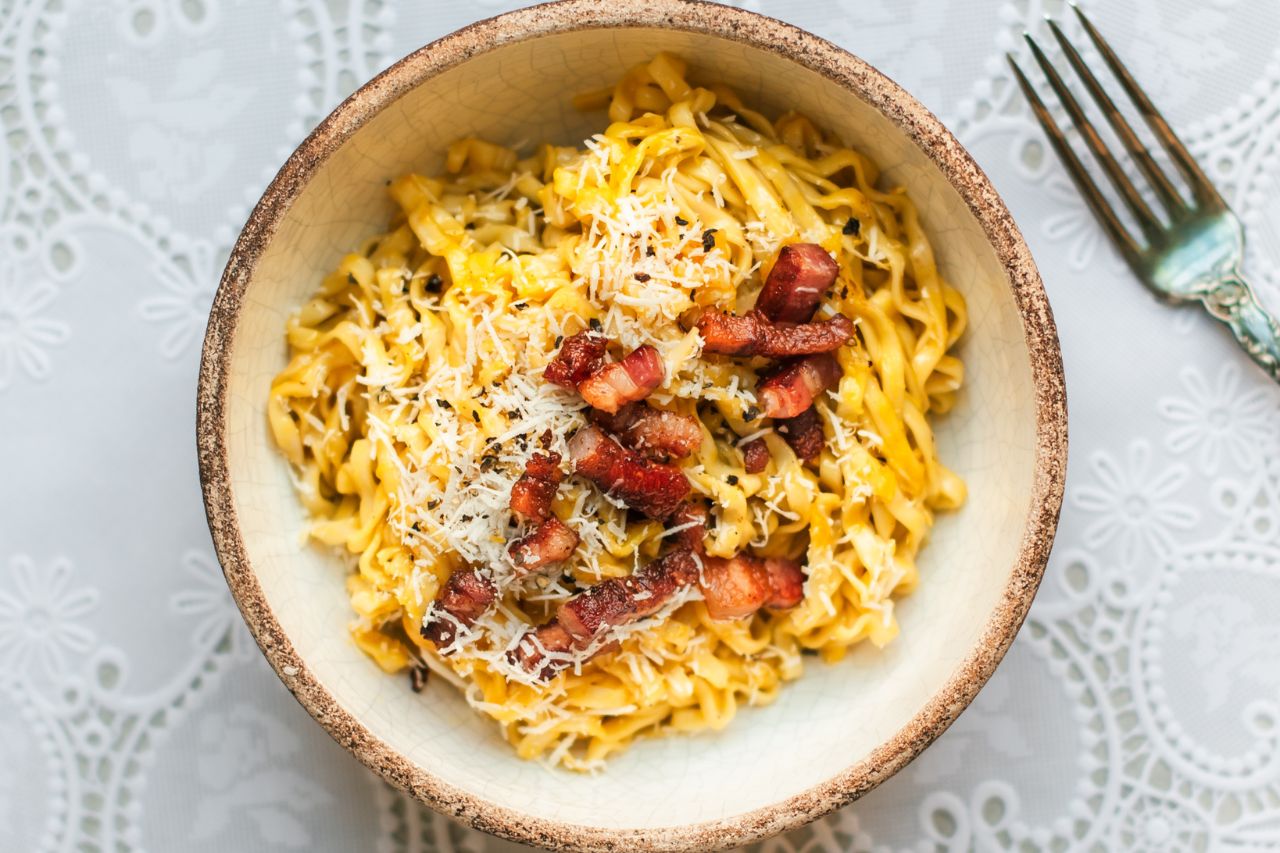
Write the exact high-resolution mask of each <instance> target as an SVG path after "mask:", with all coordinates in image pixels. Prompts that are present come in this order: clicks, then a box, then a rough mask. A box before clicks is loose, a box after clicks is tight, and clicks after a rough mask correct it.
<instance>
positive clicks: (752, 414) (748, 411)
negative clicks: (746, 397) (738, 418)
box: [742, 406, 760, 423]
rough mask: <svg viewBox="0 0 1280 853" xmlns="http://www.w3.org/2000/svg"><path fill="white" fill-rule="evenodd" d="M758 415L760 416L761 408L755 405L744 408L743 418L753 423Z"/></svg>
mask: <svg viewBox="0 0 1280 853" xmlns="http://www.w3.org/2000/svg"><path fill="white" fill-rule="evenodd" d="M758 417H760V410H759V409H757V408H756V407H755V406H747V407H746V408H745V409H743V410H742V420H744V421H745V422H747V423H751V422H752V421H754V420H755V419H756V418H758Z"/></svg>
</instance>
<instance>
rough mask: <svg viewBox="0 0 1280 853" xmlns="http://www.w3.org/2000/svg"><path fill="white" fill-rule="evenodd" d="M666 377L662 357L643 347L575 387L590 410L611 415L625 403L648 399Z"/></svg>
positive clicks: (647, 346) (597, 371) (654, 351)
mask: <svg viewBox="0 0 1280 853" xmlns="http://www.w3.org/2000/svg"><path fill="white" fill-rule="evenodd" d="M666 375H667V371H666V368H665V367H664V366H663V364H662V356H660V355H658V351H657V350H656V349H654V348H653V347H651V346H649V345H648V344H645V345H644V346H642V347H638V348H636V349H634V350H632V351H631V352H630V353H628V354H627V355H626V356H624V357H623V359H622V361H618V362H613V363H612V364H606V365H604V366H602V367H599V368H597V369H596V370H595V371H594V372H593V373H592V374H591V375H590V376H588V377H587V378H586V379H583V380H582V381H581V382H579V383H578V393H579V394H581V395H582V399H584V400H586V401H587V402H588V403H590V404H591V406H592V408H596V409H599V410H600V411H602V412H608V413H609V414H613V413H615V412H617V411H618V409H621V408H622V407H623V406H625V405H626V404H627V403H634V402H635V401H636V400H643V399H644V398H645V397H648V396H649V395H650V394H651V393H653V390H654V389H655V388H657V387H658V386H659V385H661V384H662V380H663V379H665V378H666Z"/></svg>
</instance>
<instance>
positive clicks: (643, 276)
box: [635, 272, 649, 282]
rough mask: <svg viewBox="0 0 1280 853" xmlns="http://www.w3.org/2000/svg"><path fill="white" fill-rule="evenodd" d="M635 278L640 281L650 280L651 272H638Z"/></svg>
mask: <svg viewBox="0 0 1280 853" xmlns="http://www.w3.org/2000/svg"><path fill="white" fill-rule="evenodd" d="M635 280H636V281H640V282H644V281H648V280H649V274H648V273H647V272H638V273H636V274H635Z"/></svg>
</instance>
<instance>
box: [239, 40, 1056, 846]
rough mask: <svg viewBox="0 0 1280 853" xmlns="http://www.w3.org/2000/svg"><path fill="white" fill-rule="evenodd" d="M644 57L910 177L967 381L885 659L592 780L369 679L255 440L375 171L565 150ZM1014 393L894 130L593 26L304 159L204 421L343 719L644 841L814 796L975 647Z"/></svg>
mask: <svg viewBox="0 0 1280 853" xmlns="http://www.w3.org/2000/svg"><path fill="white" fill-rule="evenodd" d="M659 50H671V51H675V52H678V53H679V54H681V55H682V56H683V57H685V58H686V59H687V60H688V61H689V62H690V64H691V66H692V71H691V75H692V76H693V77H694V78H695V79H701V80H721V81H726V82H728V83H729V84H730V85H732V86H733V87H735V88H736V89H737V90H738V91H739V92H740V93H741V95H742V96H743V97H744V99H746V100H748V102H751V103H755V104H758V105H761V106H762V107H763V108H764V109H765V110H766V111H768V112H770V113H776V112H780V111H783V110H786V109H790V108H795V109H798V110H800V111H802V112H804V113H807V114H808V115H810V116H811V117H812V118H813V119H815V120H816V121H817V122H819V123H820V124H821V125H823V126H825V127H827V128H831V129H833V130H834V131H835V132H836V133H838V134H839V135H840V136H842V137H844V138H845V139H846V140H847V141H849V142H850V143H852V144H853V145H854V146H855V147H857V148H859V149H860V150H862V151H864V152H866V153H867V154H869V155H870V156H871V157H872V158H874V159H875V160H876V161H877V162H878V163H879V164H880V165H881V167H882V168H883V169H884V170H885V180H886V181H888V182H890V183H894V184H902V185H905V186H906V187H907V189H908V191H909V192H910V194H911V195H912V197H913V198H914V199H915V202H916V204H917V205H918V206H919V208H920V212H921V215H922V218H923V221H924V223H925V225H926V227H927V229H928V232H929V234H930V235H931V237H932V239H933V244H934V248H935V250H936V251H937V254H938V258H939V261H940V264H941V267H942V269H943V272H944V274H945V275H946V276H947V277H948V278H949V279H950V280H951V281H952V282H954V283H955V285H957V286H958V287H959V288H960V289H961V291H962V292H963V293H964V295H965V296H966V298H967V299H968V301H969V309H970V317H971V326H970V329H969V331H968V333H967V335H966V337H965V339H964V343H963V346H962V347H961V355H962V356H963V358H964V360H965V362H966V363H967V366H968V384H967V387H966V390H965V392H964V394H963V397H962V400H961V402H960V404H959V405H958V406H957V408H956V410H955V411H954V412H953V413H951V414H950V415H948V416H946V417H943V418H941V419H939V420H938V421H937V422H936V424H935V426H936V430H937V434H938V440H939V444H940V446H941V453H942V458H943V459H944V460H945V461H946V462H947V463H948V464H949V465H950V466H951V467H953V468H954V469H956V470H957V471H959V473H960V474H961V475H962V476H964V477H965V479H966V480H967V481H968V484H969V488H970V499H969V503H968V505H967V506H966V508H965V509H964V510H962V511H961V512H959V513H956V514H953V515H949V516H942V517H940V518H939V520H938V524H937V528H936V531H935V533H934V536H933V539H932V541H931V543H930V544H929V545H928V547H927V548H926V549H925V551H924V553H923V555H922V557H921V567H920V568H921V578H922V580H921V583H920V586H919V589H918V590H917V591H916V592H915V593H914V594H913V595H912V596H910V597H909V598H907V599H905V600H903V601H902V602H901V606H900V611H899V612H900V620H901V627H902V632H901V635H900V637H899V638H898V639H897V640H896V641H895V642H894V643H893V644H892V645H891V646H890V647H889V648H887V649H885V650H883V651H877V650H875V649H872V648H862V649H859V650H858V651H857V652H856V653H855V654H853V655H851V657H850V658H849V659H848V660H846V661H845V662H843V663H841V664H839V665H833V666H828V665H824V664H822V663H821V662H819V661H818V660H817V659H816V658H815V659H811V662H810V665H809V666H808V671H807V672H806V674H805V675H804V677H803V678H802V679H801V680H800V681H798V682H796V683H793V684H791V685H790V686H789V687H788V688H787V689H786V690H784V691H783V694H782V698H781V699H780V701H778V702H777V703H776V704H774V705H772V706H770V707H766V708H758V709H743V710H742V711H741V712H740V713H739V715H738V716H737V718H736V719H735V720H734V721H733V723H732V725H730V726H729V727H728V728H727V729H726V730H724V731H722V732H718V733H708V734H704V735H699V736H694V737H686V736H676V737H671V738H666V739H656V740H648V741H643V742H641V743H640V744H638V745H637V746H635V747H634V748H633V749H632V750H631V751H630V752H628V753H626V754H625V755H624V756H622V757H621V758H618V759H617V760H615V761H613V763H612V764H611V765H610V767H609V769H608V770H607V771H606V772H604V773H603V774H601V775H597V776H583V775H575V774H572V773H567V772H548V771H546V770H545V769H543V768H542V767H540V766H538V765H536V764H530V763H525V762H522V761H520V760H518V759H517V758H516V757H515V756H514V755H513V753H512V752H511V750H510V748H509V747H508V746H507V744H506V743H505V742H504V741H503V740H502V739H501V737H500V736H499V734H498V732H497V730H496V728H495V726H494V725H493V724H492V723H491V722H489V721H488V720H486V719H481V718H480V717H479V716H477V715H476V714H475V713H473V712H472V711H471V710H470V709H469V708H468V707H467V706H466V704H465V702H464V701H463V700H462V698H461V697H460V696H459V695H458V694H457V693H456V692H455V691H454V690H452V689H449V688H448V687H447V685H445V684H443V683H441V682H439V681H436V682H434V683H433V685H432V686H431V687H430V688H429V689H428V690H426V691H425V693H424V694H422V695H414V694H412V693H411V692H410V691H409V688H408V679H406V678H392V677H388V676H386V675H384V674H382V673H381V672H380V671H379V670H378V669H377V668H376V667H375V666H374V664H373V663H371V662H370V661H369V660H367V659H366V658H365V657H364V656H363V655H362V654H361V653H360V652H359V651H357V650H356V648H355V647H354V646H353V645H352V644H351V642H350V641H349V640H348V637H347V633H346V625H347V623H348V621H349V618H350V613H349V608H348V603H347V599H346V595H345V593H344V588H343V583H342V578H343V574H344V572H345V568H344V564H343V562H342V561H340V560H339V559H336V558H335V557H334V556H333V555H331V554H330V553H328V552H326V551H324V550H321V549H318V548H315V547H312V546H306V545H302V544H300V536H299V533H300V531H301V530H302V529H303V527H304V524H305V518H304V514H303V512H302V509H301V507H300V505H299V503H298V501H297V500H296V499H295V497H294V494H293V490H292V486H291V484H290V479H289V475H288V472H287V470H286V466H285V463H284V462H283V461H282V459H281V457H280V456H279V455H278V454H277V453H276V451H275V449H274V447H273V446H272V443H271V440H270V437H269V435H268V431H267V425H266V418H265V415H264V412H265V409H266V400H267V390H268V386H269V384H270V381H271V378H272V376H273V374H275V373H276V372H277V371H278V370H279V369H280V368H281V367H282V366H283V365H284V361H285V346H284V342H283V330H284V324H285V321H286V319H287V318H288V316H289V315H290V313H291V312H292V311H293V310H294V308H295V307H296V306H297V305H299V303H301V302H302V301H303V299H304V298H305V297H306V296H307V295H308V294H310V293H311V292H312V291H313V290H314V289H315V288H316V287H317V286H318V284H319V281H320V278H321V276H322V275H323V274H324V273H325V272H327V271H328V270H329V269H331V268H332V266H333V265H334V263H335V262H336V261H337V260H338V258H339V257H340V256H341V255H342V253H343V252H344V251H346V250H347V249H349V248H350V247H352V246H354V245H356V244H357V242H358V241H359V240H360V239H362V238H364V237H367V236H368V235H370V234H372V233H376V232H377V231H379V230H381V229H382V228H383V227H384V225H385V223H386V221H387V218H388V215H389V214H390V212H391V205H390V203H389V202H388V201H387V200H386V198H385V195H384V190H383V184H384V182H385V181H386V179H388V178H390V177H393V176H396V175H399V174H401V173H403V172H405V171H407V170H423V171H427V172H431V171H435V170H438V169H439V168H440V166H441V154H442V152H443V150H444V148H445V146H447V145H448V144H449V143H450V142H452V141H453V140H454V139H456V138H458V137H461V136H466V135H469V134H475V135H478V136H481V137H486V138H490V139H495V140H498V141H501V142H505V143H509V144H514V143H519V142H524V143H537V142H539V141H541V140H548V139H549V140H553V141H556V142H560V143H571V142H576V141H579V140H581V139H582V138H583V137H584V136H586V135H588V134H590V133H591V132H592V131H593V130H595V129H598V128H600V127H602V123H603V122H604V121H605V117H604V115H603V114H602V113H589V114H581V113H579V112H576V111H575V110H574V109H573V107H572V106H571V105H570V98H571V97H572V96H573V95H574V94H575V93H577V92H580V91H583V90H586V89H592V88H596V87H598V86H601V85H604V84H606V83H608V82H610V81H612V80H614V79H616V78H617V77H618V76H619V75H620V74H621V73H622V71H623V70H624V69H626V68H628V67H629V66H631V65H632V64H634V63H636V62H638V61H641V60H643V59H644V58H646V57H648V56H651V55H652V54H653V53H655V52H657V51H659ZM375 96H376V95H370V97H375ZM1035 403H1036V394H1035V389H1034V386H1033V381H1032V372H1031V366H1030V360H1029V356H1028V349H1027V344H1026V341H1025V337H1024V329H1023V322H1022V319H1021V317H1020V316H1019V312H1018V309H1017V306H1016V304H1015V301H1014V298H1013V295H1012V292H1011V288H1010V283H1009V280H1008V276H1007V275H1006V272H1005V270H1004V269H1003V267H1002V265H1001V263H1000V261H999V259H998V258H997V256H996V253H995V252H994V250H993V249H992V248H991V246H990V244H989V242H988V240H987V238H986V237H985V236H984V233H983V229H982V227H981V226H980V224H979V222H978V221H977V220H976V219H975V217H974V215H973V214H972V213H971V212H970V210H969V208H968V207H967V206H966V203H965V202H964V200H963V199H962V198H961V196H960V195H959V194H958V193H957V192H956V191H955V190H954V189H953V188H952V187H951V186H950V185H949V184H948V182H947V180H946V178H945V177H944V175H943V174H942V172H941V171H940V170H939V169H938V168H937V167H936V166H935V165H934V163H933V162H932V161H931V160H930V159H929V158H928V157H927V156H926V155H925V153H924V152H923V151H922V150H921V149H920V148H919V147H918V146H917V145H916V144H914V143H913V142H912V141H911V140H910V139H909V138H908V136H907V135H906V134H905V133H904V132H903V131H902V130H901V129H900V128H899V127H898V126H896V125H895V124H894V122H893V121H891V120H890V119H888V118H886V117H885V115H883V114H881V112H879V111H878V110H877V109H876V108H874V107H873V106H872V105H871V104H869V103H868V102H866V101H864V100H862V99H861V98H860V97H858V96H855V95H853V94H851V93H850V92H848V91H847V90H845V89H844V88H842V87H841V86H839V85H837V84H835V83H833V82H831V81H830V80H828V79H827V78H825V77H824V76H822V75H819V74H818V73H815V72H813V71H810V70H808V69H806V68H804V67H802V66H800V65H799V64H796V63H794V62H792V61H791V60H788V59H786V58H784V57H782V56H780V55H778V54H776V53H773V52H769V51H766V50H763V49H759V48H756V47H752V46H749V45H746V44H743V43H740V42H736V41H730V40H727V39H722V38H719V37H715V36H711V35H706V34H698V33H688V32H673V31H670V30H659V29H594V30H580V31H572V32H561V33H558V34H553V35H547V36H542V37H538V38H534V39H530V40H525V41H517V42H514V43H509V44H505V45H502V46H500V47H497V48H496V49H493V50H491V51H489V52H487V53H483V54H480V55H477V56H474V57H473V58H471V59H469V60H467V61H464V62H462V63H461V64H460V65H456V66H454V67H452V68H451V69H449V70H447V71H445V72H443V73H441V74H439V75H438V76H435V77H433V78H431V79H428V80H426V81H425V82H423V83H422V84H421V85H418V86H417V87H416V88H413V89H411V90H409V91H407V92H406V93H404V94H403V95H402V96H400V97H399V98H398V99H397V100H394V101H393V102H392V103H390V104H389V105H388V106H387V107H386V108H385V109H383V110H382V111H381V112H380V113H379V114H377V115H376V116H375V117H374V118H372V119H371V120H370V121H368V122H367V123H366V124H364V125H363V126H362V127H360V128H359V129H358V130H356V131H355V132H354V134H353V135H351V136H350V138H349V139H347V140H346V141H345V143H343V144H342V145H341V147H340V148H338V150H336V151H335V152H334V153H333V155H332V156H331V157H330V158H329V160H328V161H327V162H325V163H323V164H322V165H321V166H320V167H319V170H318V172H317V173H316V174H315V176H314V179H313V180H311V181H310V182H309V184H308V185H307V186H306V187H305V188H304V189H303V190H302V191H301V194H300V195H299V196H298V197H297V199H296V201H295V202H294V203H293V205H292V207H291V209H289V210H288V212H287V213H286V214H285V216H284V218H283V221H282V222H281V224H280V225H279V227H278V229H277V231H276V233H275V234H274V236H273V237H272V238H271V239H270V241H269V244H268V245H266V246H265V247H264V248H263V250H262V254H261V257H260V260H259V262H258V265H257V267H256V269H255V271H254V273H253V275H252V278H251V280H250V282H249V284H248V287H247V291H246V292H245V295H244V299H243V305H242V308H241V312H240V315H239V318H238V320H237V321H236V327H235V329H234V343H233V346H232V350H231V354H230V368H229V381H228V387H227V395H226V399H225V417H226V442H227V451H228V466H229V471H230V480H231V487H232V490H233V492H234V507H235V510H236V514H237V516H238V522H239V525H240V532H241V535H242V538H243V542H244V549H245V553H246V555H247V557H248V559H249V561H250V562H251V564H252V570H253V572H254V573H255V574H256V576H257V580H258V582H259V583H260V585H261V588H262V591H263V594H264V596H265V600H266V602H267V604H268V606H269V607H270V609H271V611H272V612H273V614H274V617H275V618H276V619H277V620H278V621H279V623H280V625H281V626H282V628H283V631H284V633H285V634H286V635H287V636H288V637H289V639H290V640H291V642H292V644H293V646H294V648H295V650H296V653H297V656H298V658H299V659H300V661H301V662H302V663H303V664H304V665H305V666H306V667H307V668H308V669H309V671H310V673H311V675H313V676H314V677H315V678H316V679H317V680H318V681H319V682H320V683H321V684H322V685H323V687H324V688H325V689H327V690H328V691H329V692H330V693H331V694H332V696H333V698H334V699H335V700H336V703H337V704H338V705H339V706H340V707H341V708H343V709H345V710H346V711H347V712H349V713H350V714H351V715H352V716H354V717H355V718H357V719H358V720H359V721H360V722H361V723H362V724H363V725H364V726H366V727H367V728H368V730H369V732H370V733H371V734H372V735H373V736H374V737H376V738H378V739H379V740H381V741H383V742H385V743H386V744H387V745H389V746H390V747H391V748H392V749H394V750H395V751H397V752H399V753H401V754H403V755H404V756H405V757H406V758H407V759H408V760H409V761H410V762H412V763H413V764H415V765H417V766H419V767H421V768H424V769H425V770H426V771H428V772H429V773H431V774H433V775H435V776H437V777H439V778H441V779H443V780H445V781H446V782H448V783H449V784H451V785H453V786H456V787H457V788H459V789H461V790H462V791H465V792H468V793H470V794H472V795H474V796H475V797H477V798H480V799H482V800H486V801H489V802H492V803H494V804H497V805H500V806H504V807H506V808H508V809H511V810H512V811H514V812H517V813H523V814H528V815H536V816H538V817H540V818H543V819H550V820H555V821H564V822H568V823H573V824H582V825H588V826H592V827H598V828H602V829H612V828H628V829H641V830H648V829H654V828H661V827H668V826H679V825H685V824H690V823H700V822H705V821H713V820H718V819H728V818H733V817H734V816H737V815H742V814H744V813H746V812H750V811H752V810H754V809H758V808H761V807H764V806H769V805H772V804H775V803H778V802H779V801H782V800H785V799H787V798H789V797H792V796H794V795H796V794H798V793H801V792H803V791H805V790H806V789H808V788H811V787H812V786H815V785H818V784H820V783H822V782H824V781H826V780H828V779H830V778H831V777H833V776H835V775H836V774H838V773H840V772H841V771H843V770H845V769H846V768H849V767H850V766H851V765H854V764H856V763H858V762H859V761H862V760H864V759H866V758H867V757H868V756H869V755H870V754H871V753H872V752H873V750H876V749H877V748H878V747H881V746H882V745H884V744H886V743H888V742H890V741H892V740H893V739H894V738H895V736H897V735H898V734H899V732H900V730H902V729H903V727H904V726H905V725H906V724H907V723H908V722H909V721H910V720H911V719H912V718H913V717H914V716H915V715H916V714H917V713H918V712H919V711H921V709H922V708H923V707H924V706H925V705H926V703H927V702H929V701H930V699H932V698H934V697H935V694H938V693H939V691H940V690H942V688H943V687H944V685H945V684H946V683H947V682H948V681H949V680H950V679H951V678H952V676H953V675H954V674H955V673H956V672H957V671H958V670H959V669H960V668H961V666H962V663H963V662H964V661H965V660H966V658H968V657H969V656H970V655H971V654H972V653H973V650H974V647H975V644H977V643H979V641H980V639H981V637H982V635H983V632H984V630H985V629H986V627H987V625H988V620H989V619H990V618H991V616H992V614H993V612H994V611H995V610H996V609H997V607H998V605H999V602H1000V600H1001V598H1002V596H1003V595H1004V593H1005V590H1006V586H1007V585H1008V584H1009V582H1010V578H1011V575H1012V573H1013V571H1014V568H1015V565H1016V563H1017V560H1018V556H1019V548H1020V545H1021V542H1022V538H1023V533H1024V526H1025V523H1026V518H1027V516H1028V513H1029V512H1030V511H1031V506H1030V496H1031V495H1032V492H1033V480H1034V477H1035V460H1036V446H1037V445H1036V409H1035ZM903 740H906V738H905V737H904V738H903ZM903 748H904V749H905V748H907V747H906V745H905V744H903Z"/></svg>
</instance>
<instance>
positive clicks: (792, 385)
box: [756, 353, 843, 418]
mask: <svg viewBox="0 0 1280 853" xmlns="http://www.w3.org/2000/svg"><path fill="white" fill-rule="evenodd" d="M842 374H843V371H842V370H841V369H840V363H839V362H838V361H836V360H835V357H834V356H832V355H830V354H827V353H823V354H821V355H811V356H809V357H808V358H801V359H797V360H796V361H792V362H789V363H787V364H784V365H783V366H782V367H781V368H780V369H779V370H778V371H776V372H775V373H774V374H773V375H772V376H769V377H768V378H766V379H765V380H764V381H762V382H761V383H760V386H759V387H758V388H757V389H756V397H757V398H758V399H759V400H760V408H762V409H763V410H764V413H765V414H766V415H768V416H769V417H771V418H794V417H795V416H796V415H798V414H800V413H801V412H803V411H804V410H805V409H807V408H809V407H810V406H812V405H813V401H814V400H816V399H817V398H818V395H819V394H821V393H822V392H823V391H825V390H827V389H828V388H833V387H835V385H836V384H837V383H838V382H839V381H840V377H841V375H842Z"/></svg>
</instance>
